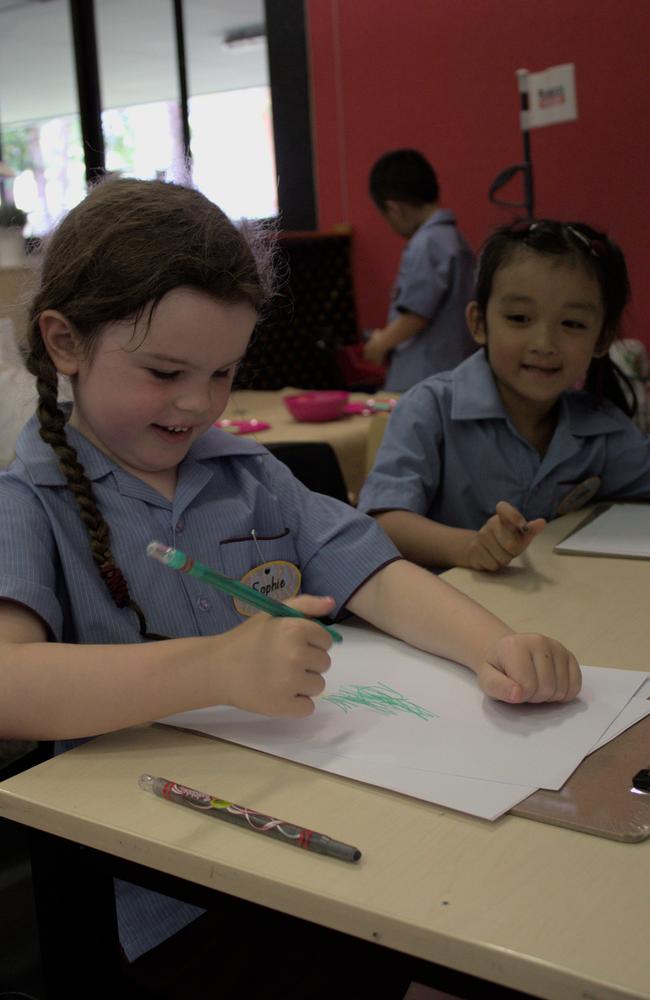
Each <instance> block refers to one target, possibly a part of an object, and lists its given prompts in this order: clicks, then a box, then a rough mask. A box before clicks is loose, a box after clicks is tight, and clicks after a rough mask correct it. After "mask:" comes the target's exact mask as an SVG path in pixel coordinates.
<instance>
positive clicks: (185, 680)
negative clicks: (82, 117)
mask: <svg viewBox="0 0 650 1000" xmlns="http://www.w3.org/2000/svg"><path fill="white" fill-rule="evenodd" d="M206 641H208V640H206V639H195V638H190V639H173V640H167V641H164V642H151V643H142V644H135V645H120V646H114V645H110V646H104V645H101V646H94V645H93V646H91V645H88V646H86V645H83V646H82V645H70V644H63V643H52V642H50V643H47V642H22V643H21V642H15V643H8V642H5V643H2V644H1V645H0V735H1V736H3V737H5V738H8V739H35V740H54V739H74V738H76V737H84V736H95V735H97V734H99V733H104V732H109V731H112V730H114V729H122V728H125V727H127V726H132V725H137V724H139V723H143V722H149V721H151V720H152V719H158V718H162V717H163V716H165V715H170V714H172V713H174V712H181V711H184V710H187V709H191V708H198V707H199V706H201V705H208V704H210V703H218V702H220V701H221V700H222V692H221V691H220V684H219V680H218V677H219V671H218V670H217V671H215V670H214V669H213V670H211V671H208V670H207V669H206V661H207V660H208V658H207V657H206V656H205V651H204V649H203V647H202V646H201V645H200V644H205V643H206ZM215 659H218V656H217V649H215Z"/></svg>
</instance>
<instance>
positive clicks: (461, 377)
mask: <svg viewBox="0 0 650 1000" xmlns="http://www.w3.org/2000/svg"><path fill="white" fill-rule="evenodd" d="M451 378H452V403H451V417H452V420H494V419H501V420H507V419H508V414H507V413H506V410H505V408H504V406H503V403H502V401H501V397H500V396H499V390H498V389H497V387H496V383H495V381H494V376H493V375H492V370H491V368H490V366H489V364H488V360H487V357H486V356H485V350H484V349H483V348H481V349H480V350H478V351H476V352H475V353H474V354H472V355H471V356H470V357H469V358H467V359H466V360H465V361H463V362H462V363H461V364H460V365H458V367H457V368H455V369H454V370H453V372H452V376H451ZM558 426H563V427H566V429H567V430H568V432H569V433H570V434H573V435H575V436H576V437H598V436H599V435H600V434H612V433H614V432H615V431H619V430H620V428H621V423H620V419H617V416H616V414H613V413H612V412H611V411H610V409H609V408H608V407H607V406H602V407H601V406H598V405H597V404H595V403H594V401H593V398H592V397H591V396H590V395H589V393H586V392H565V393H564V394H563V395H562V397H561V398H560V411H559V415H558Z"/></svg>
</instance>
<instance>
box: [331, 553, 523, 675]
mask: <svg viewBox="0 0 650 1000" xmlns="http://www.w3.org/2000/svg"><path fill="white" fill-rule="evenodd" d="M347 606H348V608H349V609H350V610H351V611H352V612H354V614H356V615H359V617H360V618H364V619H365V620H366V621H368V622H370V623H371V624H373V625H376V626H377V627H378V628H380V629H382V631H384V632H388V633H389V634H390V635H394V636H395V637H396V638H398V639H403V640H404V641H405V642H408V643H409V644H410V645H412V646H416V647H417V648H418V649H424V650H426V651H427V652H429V653H435V654H436V655H438V656H444V657H445V658H447V659H450V660H455V661H456V662H457V663H462V664H464V665H465V666H467V667H469V668H470V669H471V670H473V671H474V672H475V673H476V672H477V670H478V668H479V666H480V665H481V664H482V663H483V661H484V658H485V655H486V651H487V650H488V649H489V647H490V646H492V645H493V644H494V643H495V642H497V641H498V640H499V639H500V638H501V637H502V636H505V635H509V634H511V633H512V632H513V629H511V628H509V626H507V625H506V624H505V623H504V622H502V621H501V620H500V619H499V618H496V617H495V616H494V615H493V614H491V613H490V612H489V611H487V610H486V609H485V608H483V607H481V605H480V604H476V603H475V602H474V601H472V600H471V599H470V598H469V597H466V596H465V595H464V594H461V593H460V591H458V590H456V589H455V588H454V587H451V586H450V585H449V584H447V583H445V582H444V580H441V579H440V578H439V577H437V576H434V575H433V574H432V573H429V572H427V571H426V570H424V569H421V568H420V567H419V566H414V565H413V564H412V563H409V562H406V561H405V560H400V561H399V562H394V563H391V564H390V565H389V566H386V567H385V568H384V569H382V570H380V571H379V572H378V573H376V574H375V575H374V576H373V577H371V578H370V580H368V582H367V583H365V584H364V585H363V587H361V588H360V589H359V590H358V591H357V592H356V594H355V595H354V596H353V597H352V599H351V600H350V601H349V602H348V605H347Z"/></svg>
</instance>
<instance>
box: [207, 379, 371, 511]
mask: <svg viewBox="0 0 650 1000" xmlns="http://www.w3.org/2000/svg"><path fill="white" fill-rule="evenodd" d="M300 391H301V390H300V389H291V388H286V389H279V390H277V391H274V392H270V391H269V392H261V391H255V390H251V389H245V390H244V389H236V390H235V391H234V392H233V394H232V396H231V398H230V402H229V403H228V406H227V408H226V410H225V412H224V414H223V416H224V417H225V418H227V419H229V420H251V419H253V418H255V420H264V421H266V423H269V424H271V427H270V429H269V430H267V431H260V432H259V433H256V434H253V435H246V436H247V437H254V438H255V440H256V441H259V442H260V444H269V443H273V444H276V443H278V442H281V441H302V442H305V441H327V442H328V443H329V444H331V445H332V447H333V448H334V451H335V452H336V457H337V458H338V460H339V465H340V466H341V472H342V473H343V478H344V480H345V484H346V486H347V488H348V491H349V492H350V494H351V495H352V499H353V500H356V499H357V497H358V495H359V491H360V489H361V487H362V485H363V481H364V479H365V477H366V475H367V473H368V471H369V461H370V464H372V463H371V459H372V458H373V457H374V452H375V450H376V444H374V442H375V440H376V438H377V437H379V438H380V437H381V433H383V428H384V427H385V426H386V416H387V415H386V414H385V413H375V414H373V415H372V416H362V415H359V414H355V415H353V416H352V415H351V416H343V417H341V419H340V420H328V421H325V422H323V423H314V424H312V423H301V422H299V421H297V420H294V418H293V417H292V416H291V414H290V413H289V411H288V410H287V408H286V406H285V405H284V403H283V402H282V397H283V396H289V395H292V394H294V393H299V392H300ZM368 398H371V397H369V396H368V393H367V392H366V393H360V392H354V393H351V394H350V402H365V401H366V400H367V399H368ZM372 398H373V399H377V400H382V399H384V400H385V399H388V398H389V397H388V395H387V394H386V393H377V394H376V395H374V396H373V397H372ZM378 431H379V433H378ZM371 442H372V444H371ZM371 447H372V452H371V453H370V452H369V449H370V448H371Z"/></svg>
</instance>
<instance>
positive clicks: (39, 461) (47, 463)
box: [16, 403, 265, 486]
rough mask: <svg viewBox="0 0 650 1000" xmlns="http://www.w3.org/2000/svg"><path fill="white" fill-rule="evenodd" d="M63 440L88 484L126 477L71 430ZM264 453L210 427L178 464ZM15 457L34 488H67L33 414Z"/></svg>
mask: <svg viewBox="0 0 650 1000" xmlns="http://www.w3.org/2000/svg"><path fill="white" fill-rule="evenodd" d="M71 408H72V406H71V404H70V403H65V404H63V405H62V406H61V409H62V410H63V412H64V413H65V415H66V420H67V419H68V418H69V416H70V411H71ZM66 437H67V439H68V443H69V444H70V445H71V446H72V447H73V448H74V449H75V451H76V452H77V456H78V458H79V462H80V463H81V465H83V468H84V472H85V473H86V475H87V477H88V479H90V480H91V481H92V482H97V481H98V480H100V479H103V478H104V477H105V476H108V475H111V474H113V475H116V476H117V477H118V478H119V476H120V473H121V474H122V475H128V474H127V473H124V470H123V469H121V468H120V466H119V465H117V464H116V463H115V462H114V461H113V460H112V459H110V458H108V456H107V455H104V453H103V452H101V451H100V450H99V449H98V448H96V447H95V445H94V444H92V443H91V442H90V441H88V439H87V438H85V437H84V436H83V434H80V433H79V431H77V430H75V429H74V427H68V428H66ZM264 451H265V449H264V448H263V446H262V445H260V444H258V443H257V442H256V441H245V440H243V439H239V438H237V437H236V436H234V435H232V434H229V433H228V432H227V431H222V430H219V429H218V428H216V427H212V428H211V429H210V430H209V431H207V432H206V433H205V434H203V435H202V436H201V437H200V438H199V439H198V441H195V442H194V444H193V445H192V447H191V448H190V450H189V451H188V453H187V455H186V457H185V459H184V460H183V463H181V464H182V465H185V464H186V463H192V462H201V461H204V460H206V459H214V458H229V457H230V456H233V455H251V454H253V455H255V454H263V453H264ZM16 457H17V458H19V459H20V460H21V462H22V463H23V465H24V466H25V468H26V469H27V472H28V473H29V476H30V478H31V480H32V482H33V483H34V484H35V485H37V486H66V485H67V481H66V478H65V476H64V475H63V473H62V472H61V470H60V468H59V461H58V457H57V455H56V453H55V452H54V450H53V449H52V448H51V446H50V445H49V444H47V443H46V442H45V441H43V439H42V438H41V436H40V433H39V421H38V417H37V416H36V415H34V416H33V417H31V418H30V419H29V420H28V421H27V423H26V424H25V426H24V427H23V429H22V431H21V433H20V436H19V438H18V441H17V442H16Z"/></svg>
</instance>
